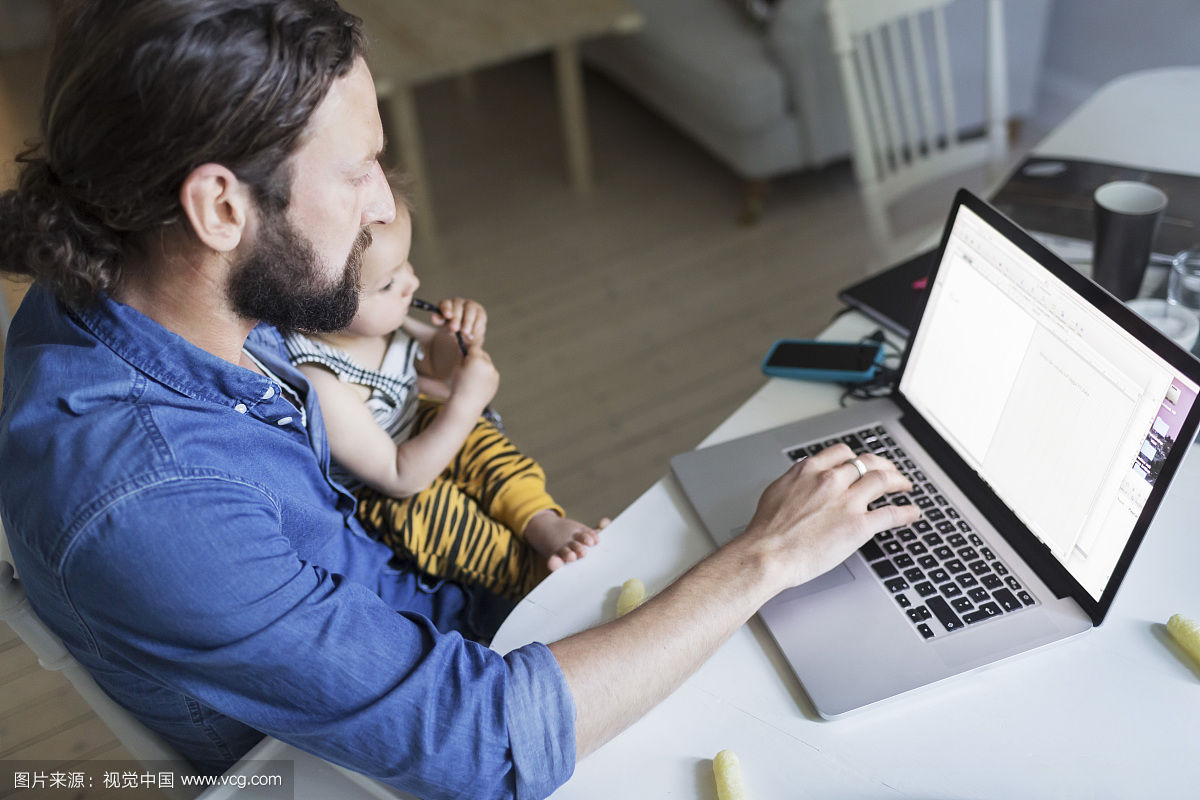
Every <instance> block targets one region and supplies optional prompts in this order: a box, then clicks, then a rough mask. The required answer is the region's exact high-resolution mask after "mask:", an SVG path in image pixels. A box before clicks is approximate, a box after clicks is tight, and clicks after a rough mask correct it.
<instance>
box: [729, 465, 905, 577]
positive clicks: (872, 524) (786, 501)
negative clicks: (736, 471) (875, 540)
mask: <svg viewBox="0 0 1200 800" xmlns="http://www.w3.org/2000/svg"><path fill="white" fill-rule="evenodd" d="M854 457H855V456H854V452H853V451H852V450H851V449H850V448H849V447H847V446H846V445H844V444H838V445H834V446H833V447H828V448H826V449H824V450H822V451H821V452H819V453H817V454H816V455H814V456H810V457H808V458H806V459H804V460H803V461H800V462H798V463H797V464H795V465H793V466H792V468H791V469H789V470H788V471H787V472H785V473H784V474H783V475H782V476H781V477H780V478H778V479H777V480H776V481H775V482H774V483H772V484H771V485H770V486H768V487H767V489H766V491H764V492H763V494H762V497H761V498H759V501H758V508H757V509H756V510H755V512H754V518H753V519H752V520H751V522H750V524H749V525H748V526H747V527H746V532H745V533H744V534H742V537H740V538H746V540H747V541H746V542H745V543H746V544H749V543H751V542H753V543H754V544H755V545H760V546H762V547H764V548H766V549H765V555H766V557H767V558H768V559H769V560H770V562H771V563H772V564H774V565H775V566H777V567H779V572H778V573H777V574H776V573H774V572H773V573H772V576H773V577H775V578H776V579H777V580H778V581H779V582H780V585H779V586H778V588H777V589H774V591H775V592H776V593H777V592H780V591H783V590H784V589H788V588H791V587H792V586H796V585H799V584H801V583H804V582H805V581H808V580H812V579H813V578H815V577H817V576H818V575H820V574H822V573H824V572H827V571H828V570H830V569H833V567H835V566H837V565H838V564H840V563H841V562H842V561H844V560H846V558H848V557H849V556H850V554H851V553H853V552H854V551H855V550H856V549H857V548H858V547H860V546H861V545H862V544H863V542H865V541H866V540H867V539H868V538H870V536H872V535H873V534H875V533H877V532H878V531H881V530H885V529H887V528H895V527H898V526H900V525H907V524H910V523H912V522H914V521H915V520H916V518H917V515H918V511H917V509H916V508H915V507H914V506H911V505H906V506H894V505H890V504H888V505H884V506H882V507H880V508H877V509H875V510H873V511H868V510H867V504H868V503H870V502H871V501H873V500H875V499H876V498H879V497H882V496H883V495H885V494H889V493H892V492H907V491H910V490H911V489H912V485H911V484H910V483H909V482H908V479H906V478H905V477H904V476H903V475H901V474H900V473H899V472H898V471H897V470H896V468H895V467H894V466H892V464H891V462H889V461H887V460H886V459H884V458H881V457H879V456H876V455H872V454H864V455H861V456H859V457H858V460H859V461H860V462H862V465H863V467H864V468H865V470H866V472H865V474H863V475H862V477H859V470H858V468H857V467H856V466H855V465H854V464H853V463H851V462H852V461H853V459H854Z"/></svg>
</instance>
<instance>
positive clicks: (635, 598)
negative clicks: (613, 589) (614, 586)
mask: <svg viewBox="0 0 1200 800" xmlns="http://www.w3.org/2000/svg"><path fill="white" fill-rule="evenodd" d="M645 599H646V587H645V585H644V584H643V583H642V582H641V581H639V580H638V579H637V578H630V579H629V580H627V581H625V583H623V584H621V595H620V596H619V597H618V598H617V616H618V617H623V616H625V615H626V614H628V613H629V612H630V611H633V610H634V609H635V608H637V607H638V606H640V605H641V604H642V601H643V600H645Z"/></svg>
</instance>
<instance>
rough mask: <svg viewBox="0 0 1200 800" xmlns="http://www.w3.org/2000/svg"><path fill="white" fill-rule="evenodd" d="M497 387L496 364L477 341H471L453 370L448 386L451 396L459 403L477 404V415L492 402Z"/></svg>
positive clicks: (498, 374)
mask: <svg viewBox="0 0 1200 800" xmlns="http://www.w3.org/2000/svg"><path fill="white" fill-rule="evenodd" d="M499 387H500V373H499V372H498V371H497V370H496V365H495V364H493V363H492V357H491V356H489V355H488V354H487V353H486V352H485V351H484V349H483V347H481V346H480V344H479V343H478V342H473V343H472V344H471V346H470V347H469V348H467V354H466V355H465V356H463V360H462V363H461V364H459V365H458V368H457V369H455V370H454V376H453V378H452V379H451V386H450V395H451V398H452V399H457V400H458V402H461V403H468V404H470V405H472V406H477V409H476V415H478V414H480V413H482V412H483V409H484V408H485V407H486V406H487V404H488V403H490V402H492V398H493V397H495V396H496V389H498V388H499Z"/></svg>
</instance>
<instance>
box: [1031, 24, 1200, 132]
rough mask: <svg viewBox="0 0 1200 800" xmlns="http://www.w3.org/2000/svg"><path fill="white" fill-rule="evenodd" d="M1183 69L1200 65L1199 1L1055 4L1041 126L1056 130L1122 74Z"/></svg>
mask: <svg viewBox="0 0 1200 800" xmlns="http://www.w3.org/2000/svg"><path fill="white" fill-rule="evenodd" d="M1007 2H1010V3H1020V2H1022V0H1007ZM1183 64H1191V65H1200V0H1054V2H1053V4H1052V5H1051V8H1050V30H1049V36H1048V39H1047V44H1046V59H1045V66H1044V74H1043V78H1042V92H1041V95H1040V96H1039V98H1038V114H1037V117H1038V121H1039V122H1040V123H1042V124H1043V125H1046V126H1047V127H1049V126H1052V125H1054V124H1055V123H1057V122H1058V121H1060V120H1061V119H1062V118H1063V117H1064V116H1066V115H1067V114H1068V113H1069V112H1070V111H1071V110H1072V109H1073V108H1075V106H1077V105H1079V103H1081V102H1083V101H1084V100H1086V99H1087V97H1088V96H1089V95H1090V94H1092V92H1094V91H1095V90H1096V89H1098V88H1099V87H1100V86H1102V85H1104V84H1105V83H1107V82H1108V81H1109V80H1111V79H1112V78H1115V77H1117V76H1119V75H1124V74H1126V73H1128V72H1134V71H1137V70H1141V69H1149V68H1152V67H1172V66H1179V65H1183Z"/></svg>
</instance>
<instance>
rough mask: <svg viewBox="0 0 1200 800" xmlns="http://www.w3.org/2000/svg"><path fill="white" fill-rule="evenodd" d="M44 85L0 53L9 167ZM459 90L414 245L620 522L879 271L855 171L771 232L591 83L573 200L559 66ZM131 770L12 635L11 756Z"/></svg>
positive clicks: (438, 106)
mask: <svg viewBox="0 0 1200 800" xmlns="http://www.w3.org/2000/svg"><path fill="white" fill-rule="evenodd" d="M33 72H36V59H30V58H13V57H8V56H6V57H3V59H0V78H2V81H0V120H5V121H6V123H5V126H4V127H0V135H3V136H4V137H7V138H5V139H3V140H0V153H3V154H4V155H5V158H7V157H8V154H11V153H13V152H15V150H16V149H17V144H18V143H19V141H20V140H21V139H23V138H25V137H28V136H30V135H32V131H33V121H32V118H31V116H30V115H31V114H32V108H33V107H34V105H35V101H31V100H30V98H29V95H28V92H29V91H30V89H29V87H36V86H37V85H38V84H39V81H38V80H36V79H31V78H30V77H29V76H30V74H31V73H33ZM463 88H464V84H462V83H460V82H455V81H448V82H444V83H439V84H433V85H430V86H428V87H424V88H422V89H421V90H420V91H419V92H418V111H419V114H420V120H421V125H422V129H423V133H424V137H425V146H426V156H427V160H428V170H429V175H430V182H431V184H432V194H433V198H434V203H435V206H436V210H437V220H438V224H439V228H440V232H441V237H440V248H439V249H440V256H439V257H436V258H435V257H433V256H432V255H431V253H430V248H429V247H428V243H422V242H418V243H417V244H416V247H415V252H414V256H415V257H414V264H415V266H416V268H417V271H418V274H419V275H420V277H421V279H422V281H423V283H424V288H423V289H422V293H423V294H424V295H426V296H428V297H434V298H437V297H440V296H443V295H445V294H450V293H455V294H464V295H468V296H473V297H475V298H477V299H479V300H480V301H481V302H483V303H484V305H485V306H486V307H487V308H488V311H489V316H490V322H489V331H488V350H489V351H490V352H491V354H492V356H493V358H494V359H495V361H496V363H497V365H498V367H499V369H500V372H501V378H502V379H501V388H500V393H499V395H498V397H497V399H496V403H495V405H496V407H497V408H498V409H499V410H500V411H501V413H502V414H503V416H504V420H505V422H506V425H507V428H508V430H509V433H510V434H511V435H512V437H513V438H514V439H515V440H516V441H517V443H518V444H519V445H521V446H522V448H523V449H524V450H525V451H526V452H528V453H529V454H531V455H533V456H534V457H536V458H537V459H539V460H540V461H541V462H542V464H543V465H544V466H545V468H546V472H547V474H548V476H549V480H550V489H551V491H552V492H553V493H554V494H555V495H556V497H557V498H558V500H559V501H560V502H561V503H562V504H563V505H564V506H565V507H566V508H567V510H568V513H569V514H571V515H573V516H576V517H577V518H579V519H582V520H585V521H594V520H596V519H598V518H599V517H601V516H603V515H610V516H615V515H616V514H618V513H620V511H621V509H622V508H624V507H625V506H627V505H628V504H629V503H630V502H631V501H633V500H634V499H636V497H637V496H638V495H639V494H640V493H641V492H642V491H644V490H645V489H646V488H648V487H649V486H650V485H651V484H653V483H654V482H655V481H656V480H657V479H658V478H659V477H661V476H662V475H663V474H664V473H665V471H666V469H667V460H668V458H669V457H670V456H671V455H673V454H675V453H677V452H679V451H682V450H686V449H690V448H692V447H694V446H695V445H696V443H697V442H699V441H700V440H701V439H702V438H703V437H704V436H705V435H706V434H707V433H708V432H709V431H710V430H711V429H712V428H714V427H715V426H716V425H717V424H718V423H719V422H720V421H721V420H722V419H724V418H725V417H726V416H728V415H729V414H730V413H731V412H732V411H733V410H734V409H736V408H737V407H738V405H739V404H740V403H741V402H742V401H744V400H745V399H746V398H747V397H748V396H749V395H750V394H751V393H752V392H753V391H755V390H756V389H757V388H758V387H759V386H760V385H761V384H762V381H763V377H762V375H761V374H760V373H759V371H758V363H759V360H760V358H761V356H762V354H763V353H764V352H765V350H766V348H767V347H768V346H769V345H770V344H771V342H773V341H774V340H775V339H777V338H780V337H785V336H791V337H803V336H809V335H812V334H815V333H817V332H818V331H820V330H821V329H822V328H824V327H825V326H826V325H827V324H828V322H829V321H830V319H831V318H832V317H833V315H834V314H835V313H836V312H837V310H838V304H837V302H836V300H835V298H834V296H835V293H836V290H837V289H838V288H839V287H841V286H843V285H845V284H847V283H849V282H851V281H853V280H855V279H857V278H858V277H859V276H861V275H863V274H865V272H866V271H867V269H868V268H869V267H871V266H876V267H878V266H880V265H881V261H882V259H881V257H880V256H878V255H876V254H874V253H873V252H872V251H871V249H870V246H869V243H868V238H867V236H866V235H865V229H864V226H863V221H862V218H861V215H860V211H859V205H858V199H857V196H856V193H855V189H854V185H853V182H852V178H851V174H850V170H849V168H848V166H847V165H846V164H840V165H835V166H833V167H830V168H827V169H823V170H820V171H816V172H809V173H805V174H800V175H795V176H791V177H788V178H785V179H781V180H777V181H775V182H773V183H772V185H771V188H770V191H769V193H768V196H767V205H766V213H765V216H764V217H763V219H762V220H761V221H760V222H759V223H758V224H757V225H754V226H752V227H740V226H739V225H738V224H737V223H736V221H735V220H736V217H737V214H738V211H739V205H740V192H741V188H742V187H741V184H740V182H739V181H738V180H737V179H736V178H735V177H734V176H733V175H732V174H731V173H730V172H729V171H728V170H727V169H726V168H724V167H723V166H722V165H721V164H720V163H718V162H717V161H716V160H715V159H714V158H713V157H711V156H710V155H708V154H707V153H706V152H704V151H702V150H701V149H700V148H699V147H698V146H697V145H695V144H693V143H692V141H691V140H690V139H688V138H686V137H685V136H684V135H682V134H680V133H678V132H677V131H676V130H674V129H673V128H670V127H669V126H667V125H666V124H665V123H664V122H662V121H661V120H660V119H659V118H658V117H656V116H655V115H653V114H652V113H650V112H649V111H648V110H646V109H645V108H643V107H642V106H640V105H639V104H638V103H636V102H635V101H634V100H632V99H631V98H630V97H629V96H628V95H627V94H625V93H624V92H623V91H621V90H620V89H619V88H617V87H616V86H614V85H612V84H610V83H608V82H607V81H605V80H604V79H603V78H601V77H599V76H597V75H593V74H588V76H587V82H586V89H587V94H588V111H589V117H590V120H589V124H590V131H591V135H592V144H593V148H594V156H595V174H596V187H595V189H594V190H593V192H592V193H590V194H589V195H587V196H580V195H577V194H575V193H574V192H573V191H572V190H571V189H570V187H569V186H568V183H567V175H566V167H565V161H564V158H563V153H562V147H561V141H560V138H559V128H558V121H557V111H556V108H555V105H554V99H555V90H554V85H553V80H552V67H551V64H550V62H549V61H548V60H547V59H542V58H533V59H529V60H526V61H522V62H518V63H514V64H510V65H506V66H503V67H497V68H494V69H490V70H487V71H484V72H482V73H479V74H477V75H476V76H474V80H473V81H472V82H471V84H470V88H471V91H470V92H464V91H463ZM22 90H23V91H22ZM10 178H11V172H10V171H9V169H8V167H7V166H5V167H3V168H0V179H3V180H5V181H7V180H9V179H10ZM976 182H977V184H981V183H982V177H980V178H978V179H977V180H976ZM976 188H979V186H978V185H977V186H976ZM949 192H950V189H949V188H947V190H946V192H945V193H942V194H939V195H937V196H935V197H932V198H930V200H929V201H928V202H927V203H926V204H925V205H924V206H917V207H909V209H908V211H907V214H908V217H909V219H908V221H909V222H916V223H920V222H928V223H936V222H937V221H938V220H939V219H940V218H941V216H942V215H943V213H944V211H945V209H946V208H948V205H949ZM0 368H2V366H0ZM568 568H569V567H568ZM123 757H125V756H124V755H123V751H122V750H121V749H120V746H119V745H118V744H117V743H116V742H115V741H114V740H113V739H112V737H111V735H109V734H108V732H107V731H106V730H105V728H104V726H103V725H102V724H101V723H100V722H99V720H97V719H96V718H95V717H94V716H93V715H92V714H91V713H90V712H89V711H88V709H87V708H86V707H85V706H84V705H83V703H82V702H81V701H80V700H79V698H78V697H77V695H75V693H74V691H73V690H72V689H71V688H70V687H69V686H68V685H66V684H65V682H64V681H62V680H61V679H60V678H59V677H58V676H55V675H48V674H46V673H44V672H43V671H42V670H40V669H39V668H38V666H37V665H36V663H35V661H34V659H33V658H32V655H31V654H30V653H29V651H28V650H27V649H26V648H25V647H24V646H23V645H21V644H20V643H19V641H17V640H16V639H15V637H14V636H13V635H12V634H11V633H10V632H9V631H8V629H7V627H6V626H0V760H4V759H16V758H37V759H47V760H49V761H52V762H56V763H61V764H69V763H72V762H77V761H80V760H88V759H96V758H106V759H107V758H123ZM0 777H3V775H0ZM6 788H8V789H11V787H5V786H4V785H0V797H3V796H4V794H5V790H6ZM18 796H24V795H18ZM79 796H80V797H89V798H91V797H98V796H100V795H98V794H86V793H85V794H80V795H79ZM119 796H120V797H128V796H129V795H128V794H124V795H119Z"/></svg>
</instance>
